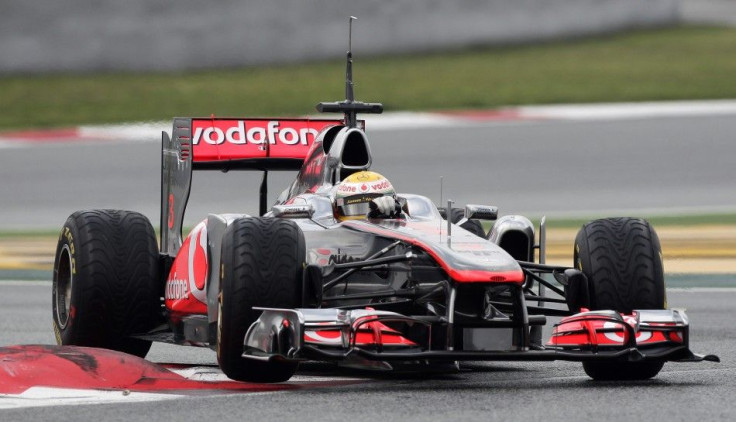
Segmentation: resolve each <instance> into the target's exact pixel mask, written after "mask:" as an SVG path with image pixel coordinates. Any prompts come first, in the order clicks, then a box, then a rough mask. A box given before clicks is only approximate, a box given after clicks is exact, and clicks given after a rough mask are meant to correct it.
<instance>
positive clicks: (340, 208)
mask: <svg viewBox="0 0 736 422" xmlns="http://www.w3.org/2000/svg"><path fill="white" fill-rule="evenodd" d="M385 195H389V196H394V197H395V196H396V191H395V190H394V187H393V186H392V185H391V182H389V181H388V179H386V178H385V177H383V176H382V175H380V174H378V173H376V172H373V171H359V172H357V173H353V174H351V175H350V176H348V177H346V178H345V179H344V180H343V181H342V182H340V183H338V184H337V190H336V191H335V203H334V205H335V217H337V219H339V220H353V219H358V218H365V217H366V216H367V215H368V212H369V211H370V207H369V205H368V204H369V203H370V202H371V199H373V198H377V197H380V196H385Z"/></svg>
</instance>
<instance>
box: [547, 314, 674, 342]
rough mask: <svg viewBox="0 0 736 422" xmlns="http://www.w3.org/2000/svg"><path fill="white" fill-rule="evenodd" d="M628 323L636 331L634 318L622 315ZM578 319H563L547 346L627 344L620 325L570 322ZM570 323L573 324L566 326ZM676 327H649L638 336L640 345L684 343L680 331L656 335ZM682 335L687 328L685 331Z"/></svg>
mask: <svg viewBox="0 0 736 422" xmlns="http://www.w3.org/2000/svg"><path fill="white" fill-rule="evenodd" d="M621 316H622V317H623V318H624V321H625V323H627V324H629V325H631V326H632V327H635V328H636V318H635V316H634V315H628V314H621ZM577 317H578V315H573V316H571V317H567V318H563V319H562V321H560V323H559V324H558V325H557V326H556V327H555V329H554V331H553V332H552V338H550V340H549V341H548V342H547V345H549V346H562V347H589V346H623V345H624V344H625V343H626V341H627V336H628V331H626V330H625V329H624V327H623V326H622V325H621V323H613V322H612V321H609V320H602V319H600V317H595V316H589V317H586V318H585V319H584V320H577V321H570V320H571V319H573V318H577ZM567 321H570V322H567ZM672 325H674V324H670V323H665V324H650V329H653V330H652V331H650V330H646V331H644V330H640V331H638V332H637V333H636V343H637V344H638V345H650V344H657V343H672V342H674V343H682V334H681V331H675V332H667V331H657V327H658V326H661V327H671V326H672ZM682 330H683V331H684V330H685V328H683V329H682Z"/></svg>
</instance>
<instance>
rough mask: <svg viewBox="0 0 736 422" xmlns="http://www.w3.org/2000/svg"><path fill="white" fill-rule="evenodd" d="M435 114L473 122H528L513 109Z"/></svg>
mask: <svg viewBox="0 0 736 422" xmlns="http://www.w3.org/2000/svg"><path fill="white" fill-rule="evenodd" d="M437 114H440V115H442V116H448V117H457V118H461V119H466V120H473V121H480V122H485V121H504V120H530V119H529V118H528V117H525V116H524V115H523V114H522V113H520V112H519V111H518V110H515V109H507V110H503V109H501V110H458V111H442V112H439V113H437Z"/></svg>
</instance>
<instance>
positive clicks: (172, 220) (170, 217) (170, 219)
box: [168, 193, 174, 229]
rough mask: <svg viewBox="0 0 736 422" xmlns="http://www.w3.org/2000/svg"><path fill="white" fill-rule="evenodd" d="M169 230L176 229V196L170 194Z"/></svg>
mask: <svg viewBox="0 0 736 422" xmlns="http://www.w3.org/2000/svg"><path fill="white" fill-rule="evenodd" d="M168 225H169V228H170V229H173V228H174V194H173V193H170V194H169V223H168Z"/></svg>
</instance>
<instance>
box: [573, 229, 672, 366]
mask: <svg viewBox="0 0 736 422" xmlns="http://www.w3.org/2000/svg"><path fill="white" fill-rule="evenodd" d="M573 255H574V256H573V259H574V262H575V267H576V268H577V269H579V270H581V271H582V272H583V273H584V274H585V275H586V277H587V278H588V288H589V293H590V308H591V310H614V311H616V312H622V313H631V311H632V310H634V309H666V308H667V296H666V291H665V282H664V271H663V267H662V251H661V247H660V243H659V237H658V236H657V233H656V232H655V231H654V229H653V228H652V226H651V225H650V224H649V223H648V222H647V221H646V220H642V219H639V218H628V217H626V218H606V219H600V220H594V221H591V222H589V223H587V224H585V225H584V226H583V227H582V228H581V229H580V231H579V232H578V234H577V236H576V238H575V248H574V252H573ZM663 365H664V362H663V361H647V362H593V361H590V362H583V368H584V369H585V373H587V374H588V376H590V377H591V378H593V379H594V380H645V379H649V378H652V377H654V376H656V375H657V374H658V373H659V371H660V370H661V369H662V366H663Z"/></svg>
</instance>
